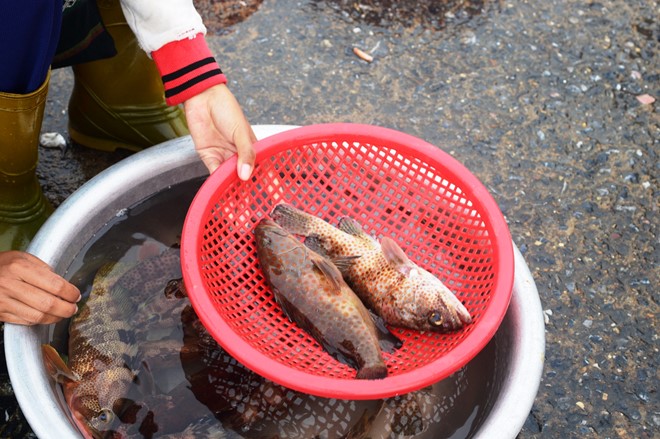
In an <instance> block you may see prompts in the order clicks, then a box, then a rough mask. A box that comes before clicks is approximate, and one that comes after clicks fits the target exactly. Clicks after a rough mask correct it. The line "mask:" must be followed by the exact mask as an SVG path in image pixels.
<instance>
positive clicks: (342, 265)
mask: <svg viewBox="0 0 660 439" xmlns="http://www.w3.org/2000/svg"><path fill="white" fill-rule="evenodd" d="M361 257H362V255H354V256H338V257H336V258H332V259H331V261H332V263H333V264H335V266H336V267H337V268H338V269H339V271H341V272H342V273H344V272H345V271H346V270H348V269H349V268H351V266H352V265H353V264H354V263H355V260H356V259H359V258H361Z"/></svg>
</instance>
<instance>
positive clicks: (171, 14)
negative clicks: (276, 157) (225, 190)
mask: <svg viewBox="0 0 660 439" xmlns="http://www.w3.org/2000/svg"><path fill="white" fill-rule="evenodd" d="M122 9H123V10H124V15H125V16H126V20H127V22H128V24H129V26H131V29H132V30H133V32H134V33H135V35H136V36H137V38H138V41H139V42H140V46H142V48H143V49H144V50H145V51H146V52H147V53H148V54H150V55H151V56H152V58H153V59H154V61H155V63H156V66H157V67H158V70H159V72H160V74H161V77H162V78H163V85H164V87H165V98H166V101H167V103H168V104H170V105H177V104H183V105H184V110H185V114H186V119H187V122H188V128H189V130H190V135H191V136H192V139H193V142H194V144H195V149H196V150H197V152H198V154H199V156H200V158H201V159H202V161H203V162H204V164H205V165H206V167H207V168H208V169H209V171H210V172H213V171H214V170H215V169H216V168H217V167H218V166H219V165H220V164H221V163H222V162H224V161H225V160H226V159H227V158H229V157H230V156H231V155H233V154H234V153H237V155H238V163H237V172H238V175H239V177H240V178H241V179H244V180H247V179H248V178H249V177H250V175H251V173H252V169H253V167H254V160H255V154H254V150H253V148H252V144H253V143H254V142H255V141H256V138H255V135H254V133H253V131H252V128H251V126H250V124H249V122H248V121H247V119H246V117H245V115H244V114H243V111H242V110H241V107H240V105H239V104H238V101H237V100H236V98H235V97H234V96H233V95H232V93H231V92H230V91H229V89H228V88H227V86H226V83H227V79H226V77H225V75H224V74H223V73H222V71H221V70H220V67H219V65H218V63H217V62H216V60H215V58H214V57H213V55H212V53H211V51H210V49H209V48H208V45H207V44H206V40H205V38H204V34H205V33H206V28H205V27H204V24H203V23H202V20H201V17H200V16H199V14H198V13H197V11H196V10H195V8H194V6H193V4H192V1H191V0H169V1H167V2H165V1H163V0H122Z"/></svg>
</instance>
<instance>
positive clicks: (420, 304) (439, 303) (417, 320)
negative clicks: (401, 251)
mask: <svg viewBox="0 0 660 439" xmlns="http://www.w3.org/2000/svg"><path fill="white" fill-rule="evenodd" d="M408 278H409V280H410V284H409V285H410V289H411V290H412V291H411V293H412V300H409V301H407V303H406V304H405V305H404V306H403V310H404V312H405V313H406V314H407V316H406V320H407V321H408V323H411V321H412V322H414V323H413V324H412V325H411V326H413V327H416V328H417V329H419V330H422V331H433V332H451V331H456V330H458V329H461V328H462V327H463V326H464V325H466V324H468V323H471V322H472V318H471V317H470V313H469V312H468V310H467V309H466V308H465V305H463V304H462V303H461V301H460V300H458V298H457V297H456V296H455V295H454V293H452V292H451V290H449V288H447V287H446V286H445V285H444V284H443V283H442V282H441V281H440V280H439V279H438V278H437V277H435V276H434V275H432V274H431V273H429V272H428V271H426V270H424V269H423V268H420V267H416V268H414V269H412V270H411V271H410V273H409V274H408Z"/></svg>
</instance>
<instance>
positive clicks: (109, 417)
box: [96, 409, 115, 424]
mask: <svg viewBox="0 0 660 439" xmlns="http://www.w3.org/2000/svg"><path fill="white" fill-rule="evenodd" d="M96 419H98V420H99V421H100V422H101V423H103V424H109V423H111V422H112V421H113V420H114V419H115V414H114V413H113V412H112V410H110V409H102V410H101V413H99V415H98V416H97V417H96Z"/></svg>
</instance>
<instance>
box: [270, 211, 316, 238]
mask: <svg viewBox="0 0 660 439" xmlns="http://www.w3.org/2000/svg"><path fill="white" fill-rule="evenodd" d="M270 217H271V218H272V219H273V221H275V222H276V223H277V224H279V225H280V226H281V227H282V228H284V229H285V230H286V231H288V232H289V233H293V234H294V235H304V236H307V235H309V234H310V233H311V231H310V228H311V227H310V226H311V225H312V222H313V220H314V219H316V217H313V216H312V215H309V214H308V213H306V212H303V211H302V210H299V209H296V208H295V207H293V206H292V205H290V204H287V203H280V204H278V205H277V206H275V207H274V208H273V210H272V211H271V213H270Z"/></svg>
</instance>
